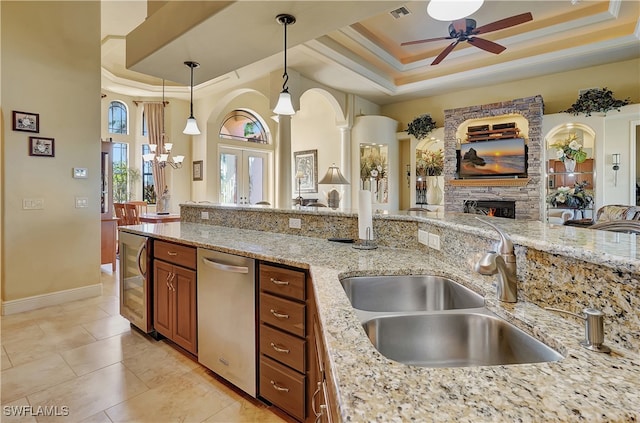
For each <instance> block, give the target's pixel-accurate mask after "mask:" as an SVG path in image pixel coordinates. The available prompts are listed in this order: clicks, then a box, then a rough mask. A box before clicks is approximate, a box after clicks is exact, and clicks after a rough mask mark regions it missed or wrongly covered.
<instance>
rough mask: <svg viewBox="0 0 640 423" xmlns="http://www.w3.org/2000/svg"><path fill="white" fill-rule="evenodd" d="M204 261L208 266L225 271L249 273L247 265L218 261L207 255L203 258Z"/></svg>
mask: <svg viewBox="0 0 640 423" xmlns="http://www.w3.org/2000/svg"><path fill="white" fill-rule="evenodd" d="M202 261H203V263H204V264H206V265H207V266H209V267H212V268H214V269H217V270H222V271H223V272H232V273H249V268H248V267H246V266H231V265H230V264H222V263H218V262H217V261H213V260H209V259H208V258H205V257H203V258H202Z"/></svg>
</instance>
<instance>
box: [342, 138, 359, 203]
mask: <svg viewBox="0 0 640 423" xmlns="http://www.w3.org/2000/svg"><path fill="white" fill-rule="evenodd" d="M340 150H341V153H340V172H341V173H342V175H343V176H345V178H347V179H348V180H349V183H350V184H351V185H345V186H344V187H343V189H344V195H343V196H342V199H341V200H340V207H341V208H343V209H350V208H351V193H352V192H353V190H354V189H357V188H358V181H353V180H352V177H350V175H351V128H350V127H349V126H341V127H340ZM354 184H355V185H354Z"/></svg>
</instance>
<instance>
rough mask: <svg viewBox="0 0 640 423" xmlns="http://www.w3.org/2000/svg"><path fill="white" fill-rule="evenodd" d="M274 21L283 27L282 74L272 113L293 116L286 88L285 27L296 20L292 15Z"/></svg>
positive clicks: (282, 15) (281, 16) (293, 112)
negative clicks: (281, 81) (280, 89)
mask: <svg viewBox="0 0 640 423" xmlns="http://www.w3.org/2000/svg"><path fill="white" fill-rule="evenodd" d="M276 21H278V23H279V24H280V25H284V74H283V75H282V78H283V79H284V82H283V83H282V92H281V93H280V97H278V104H276V107H275V109H273V113H275V114H277V115H295V114H296V111H295V110H294V109H293V104H292V103H291V94H289V88H287V82H288V81H289V75H287V25H293V24H294V23H296V18H295V17H294V16H293V15H287V14H281V15H278V16H276Z"/></svg>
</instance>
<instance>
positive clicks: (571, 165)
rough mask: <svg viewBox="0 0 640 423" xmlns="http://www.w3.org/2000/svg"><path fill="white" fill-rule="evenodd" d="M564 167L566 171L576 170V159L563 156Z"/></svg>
mask: <svg viewBox="0 0 640 423" xmlns="http://www.w3.org/2000/svg"><path fill="white" fill-rule="evenodd" d="M564 169H565V170H566V171H567V172H573V171H574V170H576V161H575V160H573V159H568V158H566V157H565V158H564Z"/></svg>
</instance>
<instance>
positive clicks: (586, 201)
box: [547, 181, 593, 211]
mask: <svg viewBox="0 0 640 423" xmlns="http://www.w3.org/2000/svg"><path fill="white" fill-rule="evenodd" d="M586 186H587V182H586V181H584V182H576V183H575V184H574V186H573V187H560V188H558V189H557V190H556V191H554V192H552V193H551V194H549V196H548V197H547V203H549V204H550V205H551V206H553V207H570V208H574V209H578V210H580V211H582V210H584V209H587V208H589V207H591V205H592V204H593V192H591V191H590V190H587V189H585V187H586Z"/></svg>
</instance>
